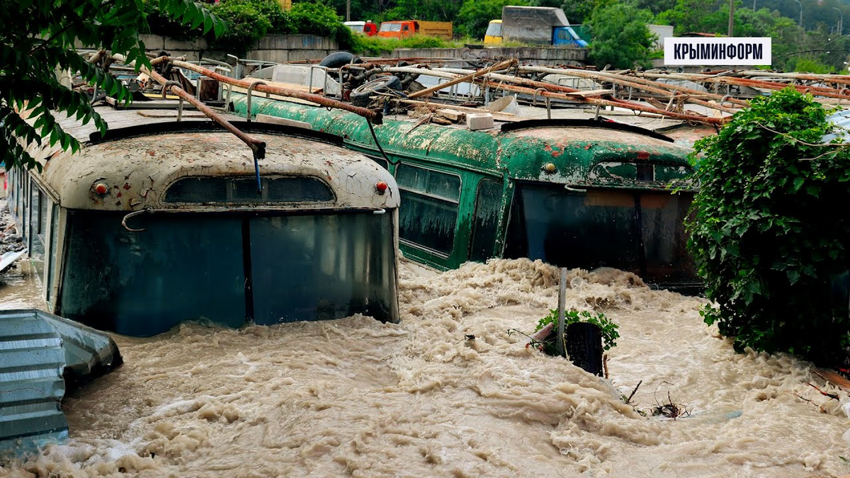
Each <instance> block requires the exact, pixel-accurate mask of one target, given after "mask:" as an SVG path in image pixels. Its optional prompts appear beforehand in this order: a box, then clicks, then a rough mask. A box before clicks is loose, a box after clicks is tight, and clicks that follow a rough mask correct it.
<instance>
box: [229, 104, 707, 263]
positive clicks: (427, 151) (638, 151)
mask: <svg viewBox="0 0 850 478" xmlns="http://www.w3.org/2000/svg"><path fill="white" fill-rule="evenodd" d="M246 100H247V98H246V97H245V95H241V94H236V93H234V94H233V96H232V104H233V108H234V112H235V113H236V114H237V115H240V116H246V114H247V101H246ZM251 103H252V106H251V115H252V117H253V116H255V115H257V114H265V115H269V116H274V117H278V118H285V119H290V120H296V121H303V122H306V123H308V124H310V125H311V126H312V128H313V129H314V130H316V131H322V132H325V133H329V134H333V135H337V136H340V137H342V138H343V140H344V141H345V144H346V146H347V147H348V148H350V149H354V150H356V151H359V152H362V153H364V154H368V155H371V156H373V157H375V158H380V157H381V156H382V155H381V153H380V151H379V149H378V147H377V146H376V145H375V141H374V139H373V137H372V132H371V131H370V130H369V124H368V122H367V120H366V119H365V118H363V117H360V116H358V115H356V114H353V113H349V112H345V111H341V110H328V109H326V108H322V107H316V106H310V105H305V104H300V103H292V102H287V101H282V100H275V99H265V98H258V97H253V98H252V99H251ZM374 131H375V135H376V136H377V138H378V141H379V142H380V145H381V147H382V148H383V150H384V152H385V153H386V154H387V156H388V157H389V159H390V161H391V164H390V165H389V169H390V172H391V173H393V175H395V173H396V165H397V164H398V163H399V162H400V161H402V162H403V163H404V164H406V165H412V166H417V167H420V168H425V169H431V170H434V171H440V172H444V173H449V174H455V175H460V176H461V180H462V186H461V196H460V199H459V203H458V220H457V224H456V228H455V236H454V248H453V249H452V252H451V254H449V255H445V254H440V253H438V252H436V251H430V250H427V249H421V248H418V247H414V246H411V245H409V244H405V243H404V242H402V244H401V249H402V252H404V255H405V256H407V257H410V258H413V259H415V260H417V261H419V262H422V263H425V264H428V265H430V266H433V267H435V268H438V269H447V268H456V267H459V266H460V265H461V264H462V263H464V262H466V261H467V260H468V256H469V251H468V246H469V244H470V240H471V235H472V227H471V224H472V217H473V214H474V210H475V201H476V194H477V190H478V185H479V183H480V181H481V180H482V179H484V178H487V177H489V178H494V179H498V180H502V181H504V184H505V186H504V193H503V194H504V197H503V200H502V202H503V205H502V209H501V211H500V213H499V221H498V230H499V231H501V232H500V234H499V235H498V236H497V238H496V243H495V245H494V250H493V254H492V257H500V256H501V255H502V254H501V251H502V246H503V245H504V241H505V235H504V231H505V228H506V227H507V222H508V215H509V211H510V203H511V199H510V198H511V197H512V195H513V192H514V191H513V189H514V184H515V183H514V182H515V181H529V182H534V183H540V184H563V185H564V186H568V187H574V188H605V189H627V190H635V191H640V190H646V191H664V190H669V189H670V186H671V185H672V184H675V185H676V186H677V187H678V188H680V189H681V190H683V191H693V190H694V187H693V186H692V185H691V184H690V183H689V182H688V181H689V178H690V177H691V173H692V172H693V168H692V166H691V164H690V163H689V160H688V157H687V156H688V153H689V151H688V150H687V149H685V148H682V147H680V146H677V145H675V144H673V143H668V142H665V141H663V140H661V139H658V138H655V137H653V136H651V135H648V134H641V133H639V132H635V131H628V130H620V129H615V128H605V127H603V126H595V125H592V124H588V125H581V126H562V125H539V126H532V127H528V128H519V129H514V130H512V131H500V130H498V129H493V130H488V131H470V130H468V129H465V128H453V127H446V126H440V125H430V124H423V125H419V126H416V125H415V123H413V122H410V121H398V120H392V119H389V118H387V117H385V118H384V123H383V124H382V125H380V126H375V127H374ZM549 163H552V164H553V165H554V166H555V171H554V172H547V171H546V165H547V164H549ZM643 165H649V166H650V167H651V170H652V173H651V174H652V177H651V179H649V180H648V179H647V178H646V177H641V167H644V166H643ZM403 208H404V206H403V205H402V209H403Z"/></svg>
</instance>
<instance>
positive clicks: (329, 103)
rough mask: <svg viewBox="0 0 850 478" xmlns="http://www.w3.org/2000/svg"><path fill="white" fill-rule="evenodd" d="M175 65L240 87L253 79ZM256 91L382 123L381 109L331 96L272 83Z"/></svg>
mask: <svg viewBox="0 0 850 478" xmlns="http://www.w3.org/2000/svg"><path fill="white" fill-rule="evenodd" d="M171 63H172V64H173V65H174V66H177V67H180V68H185V69H187V70H191V71H194V72H196V73H200V74H202V75H204V76H206V77H209V78H212V79H214V80H218V81H219V82H221V83H226V84H228V85H233V86H238V87H239V88H248V87H250V86H251V83H252V82H251V81H245V80H237V79H234V78H230V77H229V76H224V75H221V74H218V73H216V72H214V71H212V70H209V69H207V68H204V67H202V66H198V65H193V64H191V63H186V62H185V61H179V60H174V61H172V62H171ZM254 90H255V91H261V92H263V93H268V94H272V95H280V96H289V97H292V98H299V99H302V100H306V101H310V102H313V103H316V104H319V105H321V106H325V107H328V108H338V109H341V110H346V111H350V112H352V113H355V114H358V115H360V116H362V117H364V118H366V119H368V120H369V121H371V122H372V123H373V124H382V122H383V115H382V114H381V113H380V112H379V111H372V110H370V109H368V108H361V107H359V106H354V105H351V104H348V103H343V102H341V101H337V100H333V99H330V98H325V97H324V96H322V95H316V94H313V93H304V92H303V91H297V90H291V89H289V88H282V87H280V86H271V85H261V86H257V87H255V88H254Z"/></svg>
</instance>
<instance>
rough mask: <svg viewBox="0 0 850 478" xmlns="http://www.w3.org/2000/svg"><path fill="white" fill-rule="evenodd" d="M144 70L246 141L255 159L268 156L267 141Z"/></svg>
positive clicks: (163, 85)
mask: <svg viewBox="0 0 850 478" xmlns="http://www.w3.org/2000/svg"><path fill="white" fill-rule="evenodd" d="M142 70H147V71H145V74H146V75H148V76H150V77H151V79H153V80H154V81H156V82H157V83H159V84H161V85H162V88H163V90H167V89H170V90H171V92H172V93H174V94H175V95H177V96H179V97H180V98H183V99H184V100H186V101H188V102H189V103H190V104H192V105H193V106H194V107H195V108H198V110H199V111H200V112H202V113H203V114H205V115H207V117H208V118H210V119H211V120H213V121H215V122H216V123H218V124H220V125H221V126H223V127H224V128H225V129H226V130H228V131H230V132H231V133H233V134H234V135H235V136H236V137H237V138H239V139H240V140H242V142H244V143H245V144H247V145H248V147H249V148H251V151H252V152H253V153H254V158H255V159H263V158H265V157H266V143H265V142H263V141H259V140H257V139H254V138H252V137H250V136H248V135H247V134H245V133H243V132H242V131H240V130H239V128H237V127H236V126H233V125H232V124H230V122H229V121H227V120H226V119H224V118H223V117H222V116H221V115H219V114H218V113H216V112H215V111H213V110H212V109H211V108H210V107H209V106H207V105H205V104H203V103H202V102H201V101H200V100H198V99H197V98H195V97H194V96H192V95H190V94H189V93H187V92H186V91H185V90H184V89H183V88H180V87H179V86H176V85H169V84H168V80H166V79H165V78H164V77H163V76H162V75H160V74H159V73H157V72H155V71H153V70H148V69H147V68H144V67H143V68H142Z"/></svg>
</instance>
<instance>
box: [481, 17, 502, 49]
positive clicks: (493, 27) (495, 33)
mask: <svg viewBox="0 0 850 478" xmlns="http://www.w3.org/2000/svg"><path fill="white" fill-rule="evenodd" d="M484 44H485V45H501V44H502V21H501V20H490V24H489V25H487V32H486V33H484Z"/></svg>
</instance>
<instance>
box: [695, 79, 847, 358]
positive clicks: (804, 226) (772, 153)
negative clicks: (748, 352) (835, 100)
mask: <svg viewBox="0 0 850 478" xmlns="http://www.w3.org/2000/svg"><path fill="white" fill-rule="evenodd" d="M826 114H827V113H826V111H825V110H824V108H823V107H822V106H821V105H820V104H818V103H816V102H814V101H813V100H812V98H811V97H810V96H804V95H801V94H800V93H798V92H796V91H794V90H791V89H786V90H783V91H779V92H776V93H774V94H773V95H771V96H769V97H757V98H755V99H754V100H753V101H752V102H751V107H750V108H747V109H745V110H743V111H741V112H739V113H737V114H736V115H735V116H734V117H733V119H732V121H731V122H730V123H729V124H728V125H727V126H725V127H724V128H723V129H722V130H721V131H720V133H719V134H718V135H716V136H710V137H707V138H704V139H702V140H700V141H698V142H697V143H696V146H695V151H696V152H695V154H700V155H702V158H701V159H699V161H698V168H697V172H696V176H697V178H698V180H699V181H700V191H699V193H698V194H697V195H696V197H695V199H694V202H693V207H692V216H691V219H690V220H689V222H688V224H687V227H688V230H689V232H690V235H691V236H690V242H689V249H690V251H691V253H692V254H693V256H694V259H695V260H696V263H697V267H698V270H699V274H700V276H701V277H702V279H703V280H704V281H705V284H706V288H707V289H706V294H707V296H708V298H709V299H711V300H712V301H713V302H714V304H709V305H707V306H706V307H705V308H704V309H703V310H702V312H701V313H702V315H703V317H704V319H705V322H706V323H707V324H709V325H711V324H714V323H716V324H717V325H718V327H719V329H720V333H721V334H723V335H724V336H729V337H734V339H735V342H734V343H735V348H736V350H739V351H741V350H743V348H744V347H751V348H753V349H755V350H758V351H768V352H777V351H787V352H791V353H795V354H798V355H800V356H803V357H805V358H808V359H811V360H814V361H815V362H819V363H824V364H829V365H836V364H839V365H840V364H841V362H842V361H843V360H844V359H845V358H846V357H847V348H848V344H850V341H848V337H850V335H848V334H850V318H848V310H847V303H846V297H845V298H844V299H838V298H837V297H835V295H833V292H832V291H831V290H830V289H831V282H834V281H835V280H836V278H838V277H840V276H841V275H842V274H843V273H845V271H847V269H848V268H850V258H848V253H847V247H848V246H850V148H848V147H846V146H843V145H836V144H830V145H821V144H819V143H821V142H822V137H823V136H824V135H825V134H827V133H829V132H830V131H831V129H832V127H831V125H830V124H829V123H828V122H827V121H826V119H825V117H826ZM836 295H838V294H836Z"/></svg>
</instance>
